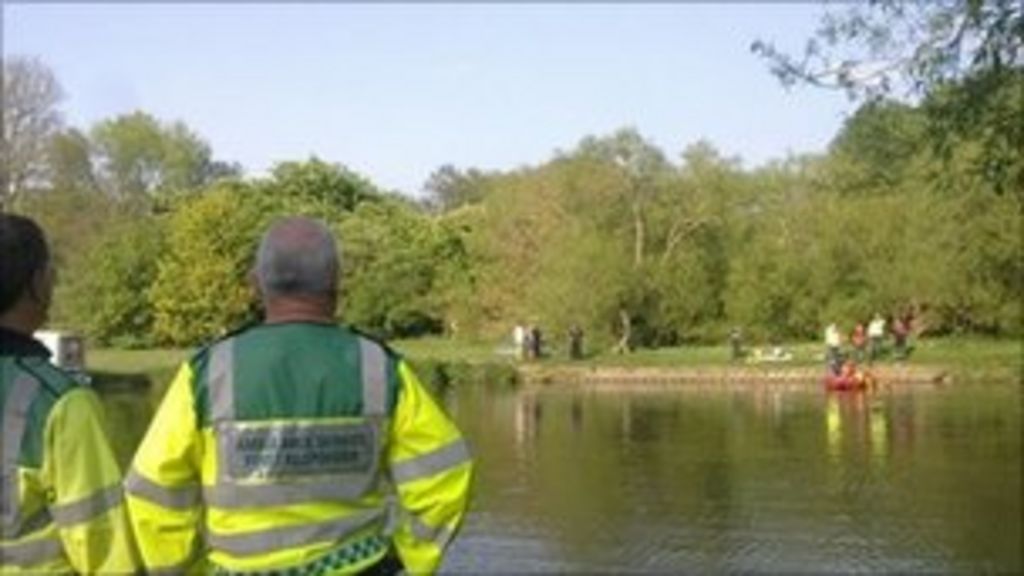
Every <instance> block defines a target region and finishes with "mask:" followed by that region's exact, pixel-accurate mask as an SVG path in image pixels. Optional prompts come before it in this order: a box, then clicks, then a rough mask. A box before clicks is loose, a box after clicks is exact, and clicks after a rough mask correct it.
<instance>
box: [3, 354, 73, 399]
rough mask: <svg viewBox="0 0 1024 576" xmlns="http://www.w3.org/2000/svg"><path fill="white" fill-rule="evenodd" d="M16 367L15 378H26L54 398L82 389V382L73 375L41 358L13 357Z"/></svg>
mask: <svg viewBox="0 0 1024 576" xmlns="http://www.w3.org/2000/svg"><path fill="white" fill-rule="evenodd" d="M11 361H12V362H13V363H14V365H15V366H16V368H17V369H16V370H15V372H14V374H15V378H19V377H23V378H24V377H27V378H29V379H31V380H33V381H34V382H36V384H37V385H38V386H39V387H40V389H41V390H42V391H44V392H46V393H47V394H49V395H50V396H52V397H54V398H59V397H61V396H63V395H65V394H67V393H68V392H70V391H71V390H74V389H77V388H83V387H84V385H83V382H82V381H81V380H80V379H79V378H77V377H76V376H75V375H73V374H71V373H69V372H66V371H64V370H62V369H61V368H59V367H57V366H56V365H54V364H53V363H52V362H50V361H49V360H48V359H46V358H44V357H41V356H22V357H13V358H11Z"/></svg>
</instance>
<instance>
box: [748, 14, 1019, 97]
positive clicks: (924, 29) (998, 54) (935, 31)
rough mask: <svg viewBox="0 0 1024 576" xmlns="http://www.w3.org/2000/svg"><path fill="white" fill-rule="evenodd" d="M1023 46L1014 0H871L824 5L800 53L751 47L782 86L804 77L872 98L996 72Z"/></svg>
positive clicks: (758, 44) (1011, 64)
mask: <svg viewBox="0 0 1024 576" xmlns="http://www.w3.org/2000/svg"><path fill="white" fill-rule="evenodd" d="M1022 46H1024V19H1022V8H1021V4H1020V2H1018V1H1017V0H938V1H935V0H926V1H922V0H871V1H869V2H867V3H858V4H855V5H853V6H849V7H846V9H845V11H844V12H843V13H836V12H827V13H826V14H825V15H824V16H823V17H822V22H821V27H820V28H819V29H818V31H817V33H816V35H815V36H814V37H813V38H810V39H808V41H807V43H806V44H805V46H804V53H803V56H802V58H800V59H797V58H795V57H793V56H791V55H788V54H785V53H781V52H779V51H778V50H777V49H776V48H775V47H774V45H772V44H771V43H769V42H765V41H763V40H757V41H755V42H754V43H753V44H752V45H751V50H752V51H754V52H755V53H758V54H760V55H761V56H763V57H765V58H766V59H767V60H768V61H769V63H770V65H771V70H772V73H774V74H775V75H776V76H777V77H778V78H779V80H781V81H782V83H783V84H784V85H786V86H793V85H795V84H799V83H806V84H811V85H815V86H821V87H828V88H838V89H843V90H846V91H847V92H848V93H849V94H850V96H851V97H853V98H858V99H871V98H873V97H877V96H884V95H887V94H889V93H890V91H891V90H892V89H894V88H896V87H897V86H903V87H905V88H906V89H909V90H910V91H912V92H914V93H917V94H926V93H929V92H931V91H932V90H933V89H935V88H936V87H939V86H943V85H950V84H958V83H960V82H962V81H964V80H966V79H968V78H972V77H980V76H987V75H995V76H999V75H1001V74H1003V73H1005V72H1007V71H1012V70H1014V69H1016V68H1017V67H1018V66H1019V65H1020V63H1021V57H1022V51H1021V48H1022Z"/></svg>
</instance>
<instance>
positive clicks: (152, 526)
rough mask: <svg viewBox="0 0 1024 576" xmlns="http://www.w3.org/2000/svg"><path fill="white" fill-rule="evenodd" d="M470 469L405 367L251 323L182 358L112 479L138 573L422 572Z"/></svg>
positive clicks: (324, 335) (443, 538)
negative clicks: (119, 484) (122, 492)
mask: <svg viewBox="0 0 1024 576" xmlns="http://www.w3.org/2000/svg"><path fill="white" fill-rule="evenodd" d="M471 475H472V462H471V460H470V457H469V452H468V449H467V447H466V444H465V442H464V441H463V439H462V437H461V435H460V434H459V431H458V430H457V429H456V428H455V426H454V425H453V424H452V422H451V421H450V420H449V419H448V418H447V417H446V416H445V414H444V413H443V412H442V411H441V409H440V408H439V407H438V406H437V405H436V404H435V403H434V401H433V400H432V399H431V398H430V396H429V394H428V393H427V392H426V391H425V390H424V388H423V386H422V384H421V383H420V382H419V381H418V379H417V378H416V376H415V375H414V374H413V372H412V370H410V368H409V366H408V364H406V362H405V361H404V360H402V359H401V358H400V357H399V356H398V355H396V354H395V353H393V352H391V351H390V350H388V349H387V348H386V347H384V346H383V345H381V344H379V343H377V342H375V341H373V340H371V339H369V338H366V337H364V336H361V335H359V334H357V333H355V332H353V331H351V330H348V329H346V328H343V327H339V326H335V325H326V324H313V323H301V322H296V323H283V324H263V325H259V326H256V327H253V328H249V329H247V330H245V331H242V332H240V333H237V334H234V335H231V336H228V337H227V338H225V339H223V340H220V341H218V342H216V343H214V344H213V345H212V346H210V347H208V348H206V349H204V350H201V351H200V352H198V353H197V354H196V355H195V356H194V357H193V358H191V359H190V360H189V361H187V362H186V363H184V364H183V365H182V367H181V369H180V370H179V372H178V374H177V376H176V377H175V379H174V381H173V382H172V383H171V385H170V388H169V389H168V391H167V394H166V396H165V397H164V400H163V402H162V404H161V406H160V408H159V409H158V410H157V413H156V415H155V417H154V420H153V423H152V424H151V426H150V428H149V430H148V432H147V433H146V436H145V438H144V439H143V441H142V445H141V446H140V448H139V450H138V452H137V453H136V455H135V460H134V462H133V464H132V468H131V470H130V471H129V473H128V477H127V479H126V481H125V482H126V489H127V494H128V506H129V510H130V516H131V522H132V525H133V527H134V528H135V533H136V538H137V539H138V543H139V549H140V551H141V553H142V557H143V560H144V562H145V565H146V567H147V568H148V569H150V570H152V571H171V572H176V571H188V572H201V571H202V572H214V573H232V572H249V571H270V570H273V571H275V572H279V573H282V574H288V573H301V574H328V573H329V574H352V573H356V572H358V571H360V570H363V569H365V568H367V567H369V566H371V565H373V564H374V563H376V562H378V561H380V560H381V559H382V558H383V557H384V555H385V553H386V552H387V551H388V548H389V547H391V546H393V547H394V549H395V550H396V551H397V553H398V556H399V557H400V559H401V561H402V563H403V564H404V565H405V568H406V570H408V571H409V572H411V573H415V574H419V573H430V572H433V571H435V570H436V569H437V567H438V565H439V564H440V561H441V557H442V554H443V552H444V550H445V547H446V546H447V545H448V544H449V543H450V542H451V539H452V537H453V535H454V534H455V533H456V531H457V530H458V528H459V526H460V524H461V521H462V517H463V514H464V512H465V509H466V505H467V500H468V492H469V486H470V481H471Z"/></svg>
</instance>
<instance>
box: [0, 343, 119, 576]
mask: <svg viewBox="0 0 1024 576" xmlns="http://www.w3.org/2000/svg"><path fill="white" fill-rule="evenodd" d="M4 337H5V339H7V340H8V341H9V340H10V334H6V335H4ZM21 338H22V339H23V342H22V348H25V349H27V352H26V353H24V354H22V353H10V351H9V350H6V351H5V350H0V429H2V432H3V433H2V437H0V443H2V446H0V478H2V480H0V511H2V524H0V530H2V532H0V573H3V574H9V573H27V574H51V573H72V572H78V573H85V574H127V573H132V572H134V571H135V570H136V568H137V566H138V562H137V557H136V554H135V552H134V548H133V545H132V541H131V533H130V529H129V526H128V517H127V513H126V509H125V506H124V505H123V502H122V496H123V492H122V488H121V472H120V470H119V469H118V465H117V462H116V460H115V459H114V454H113V451H112V450H111V448H110V444H109V442H108V438H107V436H106V432H105V430H104V427H103V424H102V407H101V405H100V402H99V399H98V398H97V397H96V394H95V393H94V392H93V391H92V390H89V389H88V388H84V387H82V386H80V385H78V383H77V382H75V380H73V379H72V378H71V377H70V376H68V375H67V374H65V373H63V372H62V371H60V370H59V369H58V368H56V367H54V366H53V365H52V364H50V363H49V362H48V361H47V354H48V353H47V352H46V349H45V348H43V347H42V345H41V344H38V343H37V342H35V341H33V340H31V339H29V338H27V337H21Z"/></svg>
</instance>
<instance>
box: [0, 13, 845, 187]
mask: <svg viewBox="0 0 1024 576" xmlns="http://www.w3.org/2000/svg"><path fill="white" fill-rule="evenodd" d="M3 10H4V14H3V16H4V18H3V32H4V37H3V42H4V46H3V48H4V52H5V53H7V54H32V55H37V56H39V57H41V58H42V59H43V60H44V61H45V62H46V63H47V64H48V65H49V66H50V67H51V68H52V69H53V70H54V71H55V73H56V74H57V76H58V79H59V80H60V82H61V84H62V85H63V86H64V89H65V91H66V92H67V98H66V100H65V101H64V102H63V105H62V106H63V110H64V112H65V117H66V119H67V121H68V123H69V124H72V125H76V126H79V127H88V126H89V125H91V124H92V123H93V122H96V121H97V120H100V119H103V118H107V117H110V116H113V115H116V114H120V113H125V112H129V111H132V110H135V109H142V110H145V111H147V112H150V113H152V114H154V115H156V116H158V117H160V118H161V119H165V120H171V119H179V120H183V121H184V122H185V123H187V124H188V125H189V126H190V127H192V128H193V129H194V130H195V131H197V132H198V133H199V134H200V135H202V136H203V137H204V138H205V139H206V140H207V141H209V142H210V144H211V146H212V147H213V149H214V152H215V154H216V155H217V156H218V157H219V158H223V159H226V160H234V161H238V162H241V164H242V165H243V166H244V167H245V168H246V170H247V171H248V172H249V173H252V174H259V173H262V172H263V171H265V170H266V169H267V168H268V167H270V166H271V165H272V164H273V163H274V162H277V161H281V160H296V159H303V158H305V157H307V156H309V155H311V154H316V155H318V156H320V157H321V158H323V159H325V160H329V161H332V162H340V163H343V164H345V165H347V166H349V167H350V168H352V169H354V170H356V171H358V172H360V173H363V174H364V175H366V176H368V177H369V178H371V179H372V180H373V181H374V182H376V183H378V184H379V185H382V186H384V187H386V188H392V189H398V190H402V191H405V192H407V193H411V194H416V193H418V191H419V190H420V187H421V185H422V184H423V182H424V181H425V180H426V178H427V176H428V175H429V174H430V173H431V172H432V171H433V170H434V169H436V168H437V167H438V166H440V165H441V164H444V163H451V164H454V165H456V166H458V167H462V168H468V167H477V168H483V169H510V168H514V167H517V166H520V165H523V164H535V163H539V162H543V161H544V160H546V159H548V158H549V157H550V156H551V154H552V153H553V152H554V151H555V150H556V149H569V148H572V147H573V146H574V145H575V144H576V143H577V142H578V141H579V140H580V139H581V138H582V137H584V136H586V135H588V134H606V133H609V132H611V131H613V130H615V129H617V128H619V127H622V126H634V127H636V128H637V129H638V130H640V132H641V133H643V134H644V135H645V136H647V137H648V138H650V139H651V140H653V141H654V143H656V144H657V145H658V146H660V147H661V148H662V149H663V150H664V151H665V152H666V153H667V154H669V155H670V156H671V157H672V158H678V155H679V153H680V152H681V151H682V150H683V148H684V147H685V146H686V145H687V144H689V143H692V142H694V141H696V140H697V139H699V138H706V139H708V140H710V141H711V142H712V143H713V144H715V145H716V146H717V147H718V148H719V149H720V150H722V151H723V152H724V153H726V154H729V155H736V156H740V157H741V158H743V160H744V161H745V163H746V165H748V166H753V165H757V164H760V163H762V162H764V161H766V160H768V159H772V158H782V157H785V156H786V155H787V154H788V153H802V152H811V151H818V150H822V149H824V147H825V146H826V145H827V143H828V141H829V140H830V138H831V137H832V136H833V135H834V134H835V132H836V130H838V128H839V127H840V126H841V124H842V120H843V118H844V117H845V115H847V114H849V113H850V112H852V105H851V104H850V103H849V102H848V101H847V100H846V98H845V96H844V95H842V94H841V93H837V92H830V91H820V90H814V89H809V88H799V89H796V90H793V91H790V92H787V91H785V90H784V89H783V88H782V87H781V86H780V85H779V84H778V82H777V81H776V80H775V78H774V77H772V76H771V74H770V73H769V72H768V68H767V66H766V65H765V63H764V62H763V61H761V60H760V59H759V58H758V57H757V56H755V55H754V54H752V53H751V52H750V50H749V46H750V43H751V42H752V41H753V40H755V39H756V38H764V39H769V40H775V41H776V42H777V43H778V44H779V45H780V46H781V47H786V48H790V49H792V50H798V49H800V48H801V47H802V45H803V39H804V38H806V37H807V36H808V35H809V34H810V33H811V32H812V31H813V30H814V28H815V26H816V24H817V20H818V16H819V15H820V13H821V12H822V10H823V8H822V7H821V6H820V5H818V4H768V3H765V4H741V5H736V4H671V5H665V4H659V5H646V6H635V5H629V4H596V5H579V4H531V5H521V4H451V5H441V4H421V5H398V4H385V5H353V4H312V5H303V6H289V5H274V4H255V5H240V4H226V5H201V4H171V5H157V4H143V5H123V4H114V5H86V4H67V5H32V4H15V5H10V4H7V5H5V6H4V7H3Z"/></svg>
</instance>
